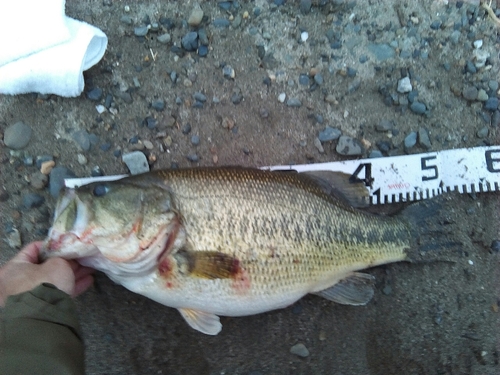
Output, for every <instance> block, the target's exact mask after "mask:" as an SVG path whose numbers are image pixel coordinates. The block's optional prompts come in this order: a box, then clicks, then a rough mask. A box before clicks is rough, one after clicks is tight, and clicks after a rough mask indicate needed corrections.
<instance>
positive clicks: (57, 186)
mask: <svg viewBox="0 0 500 375" xmlns="http://www.w3.org/2000/svg"><path fill="white" fill-rule="evenodd" d="M74 177H75V174H74V173H73V171H71V170H70V169H68V168H66V167H55V168H52V170H51V171H50V176H49V191H50V195H52V196H53V197H54V198H57V197H58V196H59V192H60V191H61V189H62V188H64V179H65V178H74Z"/></svg>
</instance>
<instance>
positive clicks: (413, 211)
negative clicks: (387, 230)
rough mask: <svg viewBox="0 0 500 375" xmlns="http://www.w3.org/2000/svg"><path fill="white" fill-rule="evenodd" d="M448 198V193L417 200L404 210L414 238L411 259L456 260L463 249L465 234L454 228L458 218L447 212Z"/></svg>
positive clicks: (415, 260)
mask: <svg viewBox="0 0 500 375" xmlns="http://www.w3.org/2000/svg"><path fill="white" fill-rule="evenodd" d="M446 200H449V196H447V197H437V198H434V199H431V200H427V201H422V202H419V203H415V204H412V205H410V206H408V207H407V208H406V209H405V210H403V212H402V216H403V218H404V219H405V220H406V221H407V222H408V225H409V227H410V231H411V234H412V238H413V239H414V242H413V244H412V247H411V249H410V250H409V252H408V260H409V261H410V262H416V263H427V262H436V261H445V262H453V260H452V259H456V253H457V252H460V251H461V248H462V247H463V245H464V241H463V239H462V238H461V237H462V234H461V233H457V232H456V231H454V230H453V229H454V226H453V225H452V224H454V222H455V221H454V220H453V218H452V216H451V215H449V214H448V213H449V211H448V210H447V207H446V206H447V202H446ZM453 255H455V256H453Z"/></svg>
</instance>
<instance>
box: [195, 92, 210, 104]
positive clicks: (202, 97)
mask: <svg viewBox="0 0 500 375" xmlns="http://www.w3.org/2000/svg"><path fill="white" fill-rule="evenodd" d="M193 99H195V100H198V101H200V102H202V103H205V102H206V101H207V97H206V96H205V95H204V94H202V93H201V92H195V93H194V94H193Z"/></svg>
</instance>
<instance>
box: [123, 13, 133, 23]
mask: <svg viewBox="0 0 500 375" xmlns="http://www.w3.org/2000/svg"><path fill="white" fill-rule="evenodd" d="M120 22H122V23H124V24H126V25H132V24H133V23H134V20H133V19H132V17H130V16H125V15H124V16H121V17H120Z"/></svg>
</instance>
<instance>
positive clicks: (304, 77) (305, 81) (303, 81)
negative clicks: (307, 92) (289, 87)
mask: <svg viewBox="0 0 500 375" xmlns="http://www.w3.org/2000/svg"><path fill="white" fill-rule="evenodd" d="M299 85H302V86H309V77H308V76H307V74H301V75H300V76H299Z"/></svg>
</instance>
